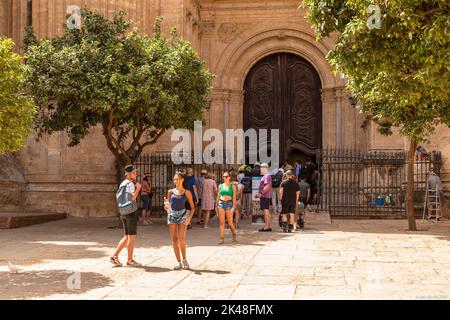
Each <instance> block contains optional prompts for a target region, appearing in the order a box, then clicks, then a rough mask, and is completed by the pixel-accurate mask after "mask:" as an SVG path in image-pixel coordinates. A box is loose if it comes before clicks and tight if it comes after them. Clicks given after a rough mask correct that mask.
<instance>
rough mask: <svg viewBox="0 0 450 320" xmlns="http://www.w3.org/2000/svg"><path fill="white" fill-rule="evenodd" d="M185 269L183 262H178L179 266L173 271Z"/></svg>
mask: <svg viewBox="0 0 450 320" xmlns="http://www.w3.org/2000/svg"><path fill="white" fill-rule="evenodd" d="M182 268H183V265H182V264H181V261H178V264H177V265H176V266H175V267H173V270H181V269H182Z"/></svg>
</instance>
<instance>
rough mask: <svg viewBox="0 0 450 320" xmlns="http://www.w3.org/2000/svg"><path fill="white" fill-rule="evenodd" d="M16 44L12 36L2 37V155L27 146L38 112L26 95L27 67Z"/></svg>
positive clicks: (0, 150) (0, 107) (0, 43)
mask: <svg viewBox="0 0 450 320" xmlns="http://www.w3.org/2000/svg"><path fill="white" fill-rule="evenodd" d="M13 47H14V43H13V41H12V40H11V39H6V38H0V156H1V155H4V154H5V153H7V152H14V151H18V150H20V149H21V148H23V147H24V141H25V139H26V138H27V136H28V134H29V133H30V130H31V128H32V125H33V117H34V115H35V112H36V110H35V105H34V104H33V102H32V100H31V99H29V98H28V97H27V96H25V94H24V91H23V78H24V66H23V65H22V64H21V58H20V56H19V55H17V54H15V53H14V52H13Z"/></svg>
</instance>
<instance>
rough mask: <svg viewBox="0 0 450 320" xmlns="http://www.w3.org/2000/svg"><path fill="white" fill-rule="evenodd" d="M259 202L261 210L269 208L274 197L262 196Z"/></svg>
mask: <svg viewBox="0 0 450 320" xmlns="http://www.w3.org/2000/svg"><path fill="white" fill-rule="evenodd" d="M259 204H260V206H261V210H264V209H269V207H270V205H271V204H272V198H260V199H259Z"/></svg>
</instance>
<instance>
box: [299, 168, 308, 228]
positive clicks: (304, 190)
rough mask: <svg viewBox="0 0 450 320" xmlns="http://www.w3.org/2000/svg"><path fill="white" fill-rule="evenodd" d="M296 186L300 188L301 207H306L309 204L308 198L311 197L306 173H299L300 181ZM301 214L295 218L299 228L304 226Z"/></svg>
mask: <svg viewBox="0 0 450 320" xmlns="http://www.w3.org/2000/svg"><path fill="white" fill-rule="evenodd" d="M298 186H299V188H300V203H301V204H302V206H303V208H305V209H306V207H307V206H308V204H309V198H310V197H311V187H310V185H309V183H308V182H306V175H304V174H301V175H300V182H299V183H298ZM302 215H303V214H302V213H300V214H299V216H298V219H297V225H298V227H299V228H303V226H304V222H303V217H302Z"/></svg>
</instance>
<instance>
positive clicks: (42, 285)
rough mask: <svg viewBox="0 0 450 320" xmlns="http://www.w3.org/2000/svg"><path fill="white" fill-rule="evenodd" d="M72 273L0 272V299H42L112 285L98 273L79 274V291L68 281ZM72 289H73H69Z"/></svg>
mask: <svg viewBox="0 0 450 320" xmlns="http://www.w3.org/2000/svg"><path fill="white" fill-rule="evenodd" d="M73 274H74V273H73V272H71V271H67V270H45V271H24V272H21V273H17V274H12V273H9V272H0V299H30V298H43V297H47V296H50V295H54V294H70V293H73V294H80V293H84V292H87V291H89V290H92V289H97V288H103V287H106V286H108V285H110V284H112V280H111V279H109V278H108V277H105V276H104V275H102V274H100V273H95V272H80V278H79V280H80V281H79V289H77V288H78V285H77V283H76V282H73V281H69V285H68V279H69V277H71V276H72V275H73ZM70 288H73V289H70Z"/></svg>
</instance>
